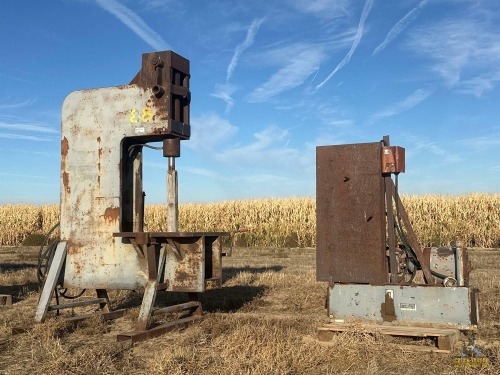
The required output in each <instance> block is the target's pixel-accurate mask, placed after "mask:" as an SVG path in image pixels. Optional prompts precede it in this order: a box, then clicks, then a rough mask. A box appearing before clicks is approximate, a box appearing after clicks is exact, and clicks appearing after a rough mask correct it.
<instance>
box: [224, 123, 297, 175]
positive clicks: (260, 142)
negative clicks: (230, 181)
mask: <svg viewBox="0 0 500 375" xmlns="http://www.w3.org/2000/svg"><path fill="white" fill-rule="evenodd" d="M290 138H291V134H290V132H289V131H288V130H287V129H282V128H280V127H278V126H269V127H267V128H265V129H263V130H261V131H258V132H255V133H254V134H253V140H252V142H250V143H248V144H246V145H242V146H237V147H231V148H226V149H221V150H219V152H218V153H217V154H216V155H214V157H215V159H216V160H218V161H219V162H221V163H226V164H231V165H245V166H250V165H251V166H254V167H255V166H265V167H266V168H268V169H276V170H279V169H282V168H298V167H300V166H303V165H304V163H305V162H306V157H305V156H304V155H303V153H302V152H301V151H300V150H298V149H296V148H293V147H289V144H288V143H289V141H290ZM270 163H272V165H270Z"/></svg>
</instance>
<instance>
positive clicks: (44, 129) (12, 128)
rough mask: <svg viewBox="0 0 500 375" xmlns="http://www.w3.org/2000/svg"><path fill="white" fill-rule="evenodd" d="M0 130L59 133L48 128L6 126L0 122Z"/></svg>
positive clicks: (22, 125) (20, 125) (31, 125)
mask: <svg viewBox="0 0 500 375" xmlns="http://www.w3.org/2000/svg"><path fill="white" fill-rule="evenodd" d="M0 129H7V130H10V131H28V132H36V133H51V134H57V133H59V132H58V131H57V130H55V129H52V128H49V127H48V126H43V125H35V124H16V123H14V124H8V123H5V122H0Z"/></svg>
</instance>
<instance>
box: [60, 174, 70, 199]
mask: <svg viewBox="0 0 500 375" xmlns="http://www.w3.org/2000/svg"><path fill="white" fill-rule="evenodd" d="M62 180H63V187H64V191H66V194H69V193H71V188H70V187H69V173H68V172H63V173H62Z"/></svg>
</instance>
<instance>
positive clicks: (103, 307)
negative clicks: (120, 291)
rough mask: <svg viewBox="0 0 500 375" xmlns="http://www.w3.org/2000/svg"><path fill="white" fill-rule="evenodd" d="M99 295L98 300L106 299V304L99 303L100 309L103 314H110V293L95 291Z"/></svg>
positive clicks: (104, 290)
mask: <svg viewBox="0 0 500 375" xmlns="http://www.w3.org/2000/svg"><path fill="white" fill-rule="evenodd" d="M95 291H96V293H97V297H98V298H105V299H106V302H101V303H99V308H100V309H101V312H102V313H109V312H110V311H111V308H110V306H111V305H110V303H109V298H108V292H107V291H106V289H96V290H95Z"/></svg>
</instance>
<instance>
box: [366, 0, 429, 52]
mask: <svg viewBox="0 0 500 375" xmlns="http://www.w3.org/2000/svg"><path fill="white" fill-rule="evenodd" d="M428 2H429V0H422V1H421V2H420V3H418V5H417V6H415V7H414V8H413V9H412V10H410V11H409V12H408V13H406V15H405V16H404V17H403V18H401V19H400V20H399V21H398V22H397V23H396V24H395V25H394V26H393V27H392V28H391V30H389V32H388V33H387V35H386V37H385V39H384V41H383V42H382V43H380V44H379V45H378V46H377V47H376V48H375V49H374V50H373V53H372V56H374V55H376V54H377V53H379V52H380V51H382V50H383V49H384V48H385V47H387V45H388V44H389V43H391V42H392V41H393V40H394V39H396V38H397V37H398V35H399V34H401V32H403V31H404V30H405V29H406V28H407V27H408V26H409V25H410V24H411V23H412V22H413V21H415V19H416V18H417V17H418V15H419V13H420V10H421V9H422V8H423V7H424V6H425V5H426V4H427V3H428Z"/></svg>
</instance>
